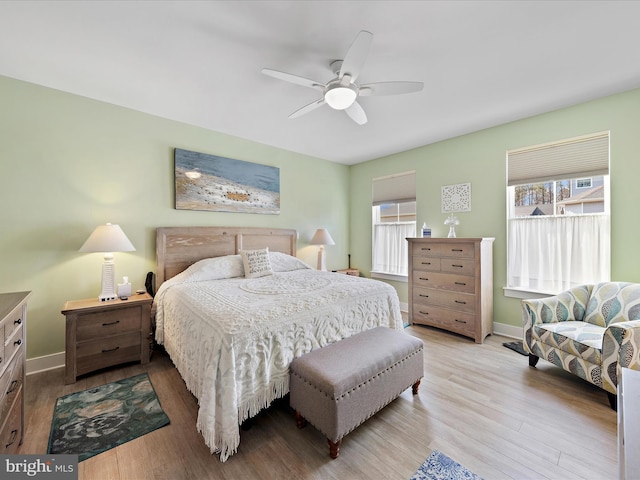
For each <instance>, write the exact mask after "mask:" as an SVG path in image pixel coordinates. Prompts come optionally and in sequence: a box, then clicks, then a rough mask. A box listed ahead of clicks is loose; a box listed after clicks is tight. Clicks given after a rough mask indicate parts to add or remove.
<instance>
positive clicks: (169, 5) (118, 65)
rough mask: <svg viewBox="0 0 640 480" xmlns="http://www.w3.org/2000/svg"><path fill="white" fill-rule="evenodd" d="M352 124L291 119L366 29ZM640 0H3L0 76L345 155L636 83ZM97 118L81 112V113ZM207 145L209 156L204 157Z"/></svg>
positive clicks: (337, 117) (356, 156)
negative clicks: (404, 89)
mask: <svg viewBox="0 0 640 480" xmlns="http://www.w3.org/2000/svg"><path fill="white" fill-rule="evenodd" d="M363 29H364V30H369V31H370V32H372V33H373V34H374V37H373V43H372V46H371V50H370V53H369V57H368V59H367V63H366V64H365V67H364V69H363V71H362V73H361V75H360V78H359V79H358V81H359V83H371V82H381V81H392V80H411V81H422V82H424V84H425V88H424V90H423V91H422V92H420V93H413V94H408V95H400V96H385V97H366V98H361V99H360V100H359V103H360V104H361V105H362V107H363V108H364V109H365V111H366V113H367V115H368V118H369V122H368V123H367V124H366V125H363V126H358V125H357V124H355V123H354V122H353V121H352V120H350V119H349V118H348V117H347V115H346V114H345V113H344V112H339V111H334V110H331V109H330V108H329V107H327V106H323V107H321V108H319V109H316V110H314V111H313V112H311V113H308V114H307V115H305V116H302V117H300V118H297V119H293V120H290V119H288V118H287V117H288V115H289V114H290V113H292V112H293V111H295V110H297V109H298V108H299V107H302V106H303V105H306V104H307V103H310V102H312V101H313V100H316V99H317V98H319V96H320V94H319V92H317V91H316V90H313V89H310V88H305V87H302V86H298V85H294V84H290V83H286V82H283V81H280V80H277V79H274V78H271V77H267V76H265V75H263V74H261V72H260V71H261V69H262V68H264V67H268V68H272V69H275V70H281V71H285V72H288V73H293V74H296V75H300V76H303V77H307V78H311V79H314V80H318V81H320V82H323V83H324V82H327V81H328V80H330V79H331V78H332V77H333V75H332V73H331V71H330V69H329V63H330V62H331V61H332V60H335V59H342V58H343V56H344V53H345V52H346V51H347V49H348V48H349V46H350V45H351V43H352V42H353V40H354V38H355V36H356V35H357V33H358V32H359V31H360V30H363ZM639 45H640V2H637V1H622V2H618V1H573V0H570V1H363V0H356V1H197V2H196V1H95V0H94V1H82V2H81V1H43V2H40V1H7V0H5V1H0V75H5V76H8V77H13V78H17V79H20V80H25V81H28V82H33V83H36V84H40V85H45V86H47V87H52V88H55V89H59V90H63V91H66V92H71V93H74V94H78V95H83V96H86V97H90V98H93V99H97V100H101V101H104V102H109V103H113V104H116V105H121V106H125V107H129V108H132V109H134V110H139V111H142V112H146V113H150V114H154V115H158V116H161V117H165V118H170V119H174V120H178V121H181V122H185V123H188V124H192V125H198V126H201V127H205V128H207V129H210V130H215V131H218V132H224V133H228V134H231V135H236V136H238V137H242V138H245V139H249V140H253V141H256V142H261V143H264V144H268V145H272V146H275V147H278V148H282V149H286V150H291V151H294V152H299V153H303V154H307V155H311V156H314V157H319V158H323V159H327V160H331V161H334V162H339V163H344V164H355V163H359V162H362V161H366V160H369V159H372V158H378V157H381V156H385V155H389V154H392V153H396V152H399V151H403V150H408V149H411V148H414V147H418V146H421V145H425V144H429V143H432V142H436V141H438V140H443V139H446V138H451V137H454V136H457V135H461V134H464V133H468V132H472V131H476V130H480V129H483V128H487V127H490V126H494V125H499V124H502V123H505V122H509V121H512V120H517V119H520V118H524V117H528V116H531V115H535V114H539V113H543V112H547V111H551V110H554V109H558V108H561V107H565V106H568V105H572V104H576V103H580V102H584V101H587V100H590V99H594V98H598V97H602V96H605V95H609V94H612V93H616V92H621V91H625V90H630V89H632V88H636V87H640V61H638V46H639ZM88 121H90V119H88ZM207 153H216V152H207Z"/></svg>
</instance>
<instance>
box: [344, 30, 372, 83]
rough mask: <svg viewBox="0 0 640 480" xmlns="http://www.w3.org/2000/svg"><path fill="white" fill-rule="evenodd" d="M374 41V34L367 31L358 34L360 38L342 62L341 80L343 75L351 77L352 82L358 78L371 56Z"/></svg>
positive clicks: (352, 45) (354, 42)
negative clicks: (370, 50)
mask: <svg viewBox="0 0 640 480" xmlns="http://www.w3.org/2000/svg"><path fill="white" fill-rule="evenodd" d="M372 40H373V33H371V32H367V31H366V30H361V31H360V33H358V36H357V37H356V39H355V40H354V41H353V43H352V44H351V47H349V51H348V52H347V54H346V55H345V57H344V60H343V61H342V66H341V67H340V74H339V77H340V78H342V76H343V75H349V76H350V77H351V81H352V82H354V81H355V80H356V78H358V75H360V71H361V70H362V67H363V66H364V62H365V61H366V60H367V55H369V48H371V41H372Z"/></svg>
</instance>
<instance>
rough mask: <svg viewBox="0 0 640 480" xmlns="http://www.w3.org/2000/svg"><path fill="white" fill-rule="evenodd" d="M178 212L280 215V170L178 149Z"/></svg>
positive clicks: (176, 161)
mask: <svg viewBox="0 0 640 480" xmlns="http://www.w3.org/2000/svg"><path fill="white" fill-rule="evenodd" d="M175 179H176V209H177V210H209V211H215V212H234V213H265V214H278V213H280V169H279V168H277V167H271V166H269V165H260V164H258V163H251V162H245V161H243V160H234V159H232V158H225V157H219V156H217V155H208V154H206V153H198V152H191V151H189V150H182V149H180V148H176V149H175Z"/></svg>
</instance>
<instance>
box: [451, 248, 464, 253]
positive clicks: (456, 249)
mask: <svg viewBox="0 0 640 480" xmlns="http://www.w3.org/2000/svg"><path fill="white" fill-rule="evenodd" d="M451 251H452V252H463V251H464V250H462V249H461V248H452V249H451Z"/></svg>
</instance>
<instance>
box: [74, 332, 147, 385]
mask: <svg viewBox="0 0 640 480" xmlns="http://www.w3.org/2000/svg"><path fill="white" fill-rule="evenodd" d="M141 345H142V343H141V338H140V332H139V331H138V332H135V333H126V334H123V335H115V336H113V337H108V338H101V339H98V340H94V341H90V342H83V343H79V344H78V346H77V352H76V354H77V358H76V370H77V372H76V375H82V374H83V373H88V372H92V371H94V370H99V369H101V368H106V367H110V366H112V365H117V364H119V363H125V362H133V361H136V360H140V351H141Z"/></svg>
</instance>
